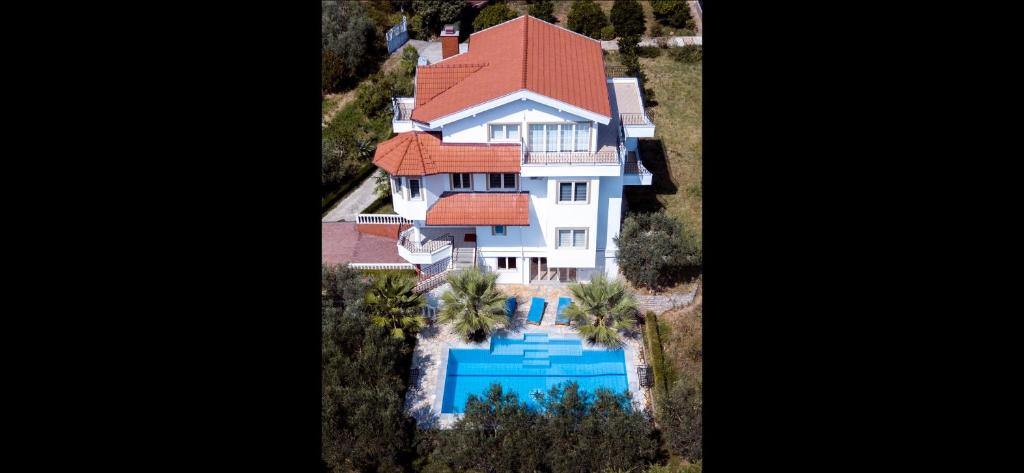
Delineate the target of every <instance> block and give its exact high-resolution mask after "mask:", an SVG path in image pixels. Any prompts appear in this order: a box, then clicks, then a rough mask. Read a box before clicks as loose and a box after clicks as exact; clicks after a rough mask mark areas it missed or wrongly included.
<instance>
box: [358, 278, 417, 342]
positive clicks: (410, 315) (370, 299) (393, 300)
mask: <svg viewBox="0 0 1024 473" xmlns="http://www.w3.org/2000/svg"><path fill="white" fill-rule="evenodd" d="M414 287H416V281H414V280H413V278H411V277H409V276H407V275H404V274H402V273H399V272H397V271H395V272H391V271H389V272H386V273H384V274H383V275H379V276H377V277H376V278H375V280H374V283H373V285H372V286H370V290H369V291H367V293H366V304H367V306H368V307H369V310H370V314H371V315H370V321H371V322H373V324H374V325H377V326H379V327H384V328H385V329H387V330H388V331H389V333H391V336H392V337H395V338H399V339H404V338H405V337H407V336H410V335H414V334H416V332H418V331H420V329H422V328H423V327H425V326H426V325H427V319H426V318H425V317H423V313H422V311H423V307H425V306H426V305H427V298H426V296H424V295H423V294H421V293H416V292H413V290H412V289H413V288H414Z"/></svg>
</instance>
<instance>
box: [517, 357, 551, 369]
mask: <svg viewBox="0 0 1024 473" xmlns="http://www.w3.org/2000/svg"><path fill="white" fill-rule="evenodd" d="M523 366H534V367H538V368H550V367H551V360H549V359H546V358H545V359H543V360H539V359H524V360H523Z"/></svg>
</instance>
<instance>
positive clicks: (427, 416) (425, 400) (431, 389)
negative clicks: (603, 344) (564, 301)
mask: <svg viewBox="0 0 1024 473" xmlns="http://www.w3.org/2000/svg"><path fill="white" fill-rule="evenodd" d="M449 288H450V286H449V285H448V284H445V285H442V286H440V287H438V288H437V289H434V290H432V291H430V293H429V294H428V295H427V298H428V300H430V301H431V304H433V303H434V302H433V301H435V300H437V299H438V298H439V297H440V295H441V294H443V293H444V292H445V291H447V290H449ZM498 288H499V289H501V290H502V291H504V292H505V293H506V294H509V295H515V296H516V299H517V300H518V302H519V305H518V308H517V309H516V313H515V314H514V316H513V320H512V321H511V322H510V323H509V325H508V326H507V327H505V328H502V329H499V330H498V331H497V332H496V333H495V335H496V336H498V337H502V338H521V337H522V336H523V334H524V333H547V334H549V335H551V336H552V337H553V338H559V337H562V338H564V337H569V336H578V333H577V332H576V330H575V329H573V328H570V327H567V326H564V325H555V310H556V308H557V306H558V297H560V296H569V297H571V295H570V294H569V288H568V287H567V286H565V285H551V286H547V285H534V286H526V285H520V284H499V285H498ZM535 296H537V297H543V298H544V299H545V300H546V301H547V307H546V308H545V310H544V317H543V319H541V324H540V325H539V326H537V325H529V324H527V323H526V315H527V313H528V312H529V310H530V299H531V298H532V297H535ZM490 343H491V340H490V338H488V339H487V340H484V342H482V343H465V342H463V341H462V340H461V339H460V338H459V336H458V335H457V334H455V333H452V331H451V330H450V329H449V328H448V326H445V325H439V324H431V325H430V326H429V327H427V328H426V329H424V330H423V331H421V332H420V333H419V335H418V336H417V342H416V350H415V351H414V352H413V362H412V367H413V368H416V369H419V386H418V387H417V388H410V389H409V390H408V392H407V393H406V396H405V408H406V410H407V411H408V412H409V413H410V415H412V416H413V417H414V418H415V419H416V421H417V424H418V425H419V426H420V427H424V428H429V427H440V428H446V427H449V426H450V425H451V424H452V423H453V422H455V420H456V419H457V418H458V415H457V414H441V402H442V401H443V396H444V384H443V383H444V380H445V379H446V377H447V376H446V374H447V373H446V372H447V369H448V349H449V348H481V349H485V348H489V347H490ZM584 347H585V348H598V347H593V346H591V345H589V344H588V343H587V342H586V341H584ZM623 349H624V350H625V352H626V379H627V380H628V382H629V390H630V392H631V393H632V395H633V405H634V408H636V409H638V410H644V409H645V408H646V406H647V395H646V393H645V391H644V390H642V389H640V387H639V381H638V379H637V372H636V367H637V366H638V365H640V364H645V362H644V361H643V358H642V357H643V341H642V340H641V338H640V333H639V332H636V333H632V334H629V335H628V336H627V337H624V345H623Z"/></svg>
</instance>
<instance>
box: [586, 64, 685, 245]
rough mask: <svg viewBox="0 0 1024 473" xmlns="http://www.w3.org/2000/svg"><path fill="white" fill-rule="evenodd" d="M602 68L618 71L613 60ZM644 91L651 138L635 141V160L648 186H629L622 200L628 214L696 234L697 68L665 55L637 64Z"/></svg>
mask: <svg viewBox="0 0 1024 473" xmlns="http://www.w3.org/2000/svg"><path fill="white" fill-rule="evenodd" d="M605 63H606V64H608V65H618V64H619V62H618V54H616V53H609V54H608V55H606V56H605ZM640 63H641V65H642V66H643V68H644V72H645V73H646V74H647V84H645V87H646V88H647V89H652V90H653V91H654V97H653V102H654V103H653V104H652V106H651V107H649V108H648V113H649V114H650V115H651V119H652V120H654V124H655V126H656V129H655V132H654V138H652V139H642V140H640V156H641V159H643V161H644V165H645V166H646V167H647V168H648V169H650V170H651V172H652V173H653V174H654V179H653V183H652V185H651V186H629V187H627V188H626V191H625V194H626V198H627V200H628V202H629V209H630V211H632V212H644V211H657V210H660V209H662V208H664V209H665V210H666V211H667V212H668V213H669V214H670V215H672V216H674V217H676V218H678V219H680V220H682V221H683V222H684V223H686V224H689V225H692V226H693V227H695V228H696V229H697V231H698V233H699V232H700V231H701V229H702V224H703V220H702V208H703V207H702V199H701V196H702V186H701V172H702V168H703V166H702V161H703V160H702V156H703V150H702V146H701V120H702V115H703V113H702V93H701V88H702V77H701V68H702V66H701V64H700V63H696V64H687V63H681V62H677V61H675V60H673V59H671V58H669V57H668V55H667V54H666V53H664V50H663V54H661V55H660V56H658V57H656V58H641V59H640Z"/></svg>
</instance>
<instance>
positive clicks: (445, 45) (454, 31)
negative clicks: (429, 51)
mask: <svg viewBox="0 0 1024 473" xmlns="http://www.w3.org/2000/svg"><path fill="white" fill-rule="evenodd" d="M456 54H459V27H458V26H457V25H444V28H443V29H442V30H441V59H442V60H444V59H448V58H450V57H452V56H454V55H456Z"/></svg>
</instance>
